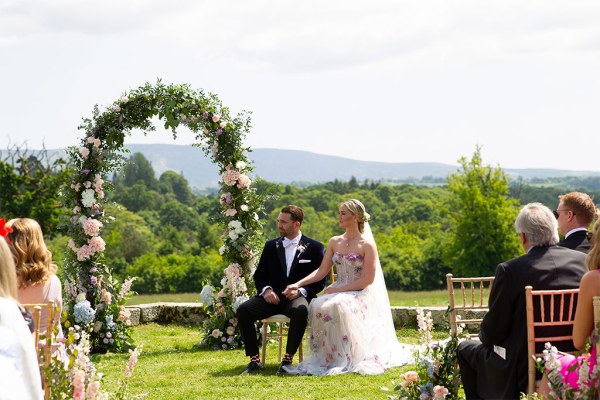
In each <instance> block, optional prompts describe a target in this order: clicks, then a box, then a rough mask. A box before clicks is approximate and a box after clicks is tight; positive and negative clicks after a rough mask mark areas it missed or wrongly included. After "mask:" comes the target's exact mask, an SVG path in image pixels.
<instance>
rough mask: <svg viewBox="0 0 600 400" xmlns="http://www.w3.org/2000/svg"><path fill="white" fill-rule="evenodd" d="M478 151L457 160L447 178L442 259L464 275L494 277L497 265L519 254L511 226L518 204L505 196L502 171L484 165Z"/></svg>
mask: <svg viewBox="0 0 600 400" xmlns="http://www.w3.org/2000/svg"><path fill="white" fill-rule="evenodd" d="M480 150H481V148H480V147H479V146H478V147H477V149H476V151H475V153H474V154H473V157H472V158H471V160H470V161H468V160H467V159H466V158H465V157H462V158H461V159H460V160H459V163H460V165H461V169H460V171H459V172H457V173H455V174H452V175H450V176H449V177H448V189H449V191H450V207H449V214H450V215H449V216H450V237H449V244H448V247H447V248H446V253H445V258H446V261H447V263H448V264H449V265H450V266H451V267H452V269H453V272H454V273H456V274H461V275H463V276H487V275H493V273H494V271H495V268H496V265H497V264H498V263H499V262H502V261H504V260H507V259H510V258H513V257H515V256H516V255H517V254H519V243H518V238H517V235H516V233H515V230H514V227H513V223H514V220H515V218H516V215H517V213H518V208H517V207H518V203H517V201H516V200H515V199H511V198H509V197H508V193H509V186H508V177H507V176H506V174H505V173H504V171H503V170H502V169H501V168H492V167H491V166H489V165H483V164H482V160H481V153H480Z"/></svg>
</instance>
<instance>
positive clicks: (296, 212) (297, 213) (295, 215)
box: [281, 204, 304, 224]
mask: <svg viewBox="0 0 600 400" xmlns="http://www.w3.org/2000/svg"><path fill="white" fill-rule="evenodd" d="M281 212H282V213H286V214H290V215H291V217H292V221H298V222H300V224H302V220H303V219H304V211H302V209H301V208H300V207H298V206H294V205H291V204H290V205H289V206H285V207H283V208H282V209H281Z"/></svg>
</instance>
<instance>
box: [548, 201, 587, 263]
mask: <svg viewBox="0 0 600 400" xmlns="http://www.w3.org/2000/svg"><path fill="white" fill-rule="evenodd" d="M558 198H559V199H560V202H559V203H558V208H557V209H556V211H554V216H555V217H556V220H557V221H558V233H560V234H561V235H563V236H564V239H563V240H561V241H560V242H558V245H559V246H563V247H567V248H569V249H573V250H577V251H581V252H583V253H586V254H587V253H588V251H590V242H589V241H588V239H587V234H588V227H589V226H590V224H591V223H592V221H593V220H594V218H596V205H595V204H594V201H593V200H592V198H591V197H590V196H588V195H587V194H585V193H581V192H571V193H567V194H563V195H561V196H558Z"/></svg>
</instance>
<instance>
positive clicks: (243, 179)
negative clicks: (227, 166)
mask: <svg viewBox="0 0 600 400" xmlns="http://www.w3.org/2000/svg"><path fill="white" fill-rule="evenodd" d="M251 183H252V181H251V180H250V178H248V175H246V174H239V176H238V184H237V187H238V188H239V189H244V188H247V187H248V186H250V184H251Z"/></svg>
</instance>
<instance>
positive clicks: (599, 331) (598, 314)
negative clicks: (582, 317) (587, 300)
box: [593, 296, 600, 354]
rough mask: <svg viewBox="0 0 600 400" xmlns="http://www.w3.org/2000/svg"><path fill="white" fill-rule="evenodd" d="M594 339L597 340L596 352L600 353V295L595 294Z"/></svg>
mask: <svg viewBox="0 0 600 400" xmlns="http://www.w3.org/2000/svg"><path fill="white" fill-rule="evenodd" d="M593 302H594V303H593V304H594V333H595V334H594V339H595V340H596V354H600V296H594V300H593Z"/></svg>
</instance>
